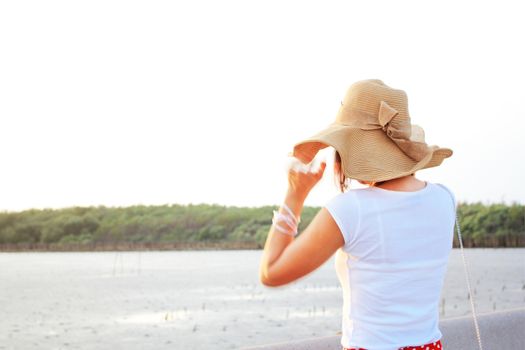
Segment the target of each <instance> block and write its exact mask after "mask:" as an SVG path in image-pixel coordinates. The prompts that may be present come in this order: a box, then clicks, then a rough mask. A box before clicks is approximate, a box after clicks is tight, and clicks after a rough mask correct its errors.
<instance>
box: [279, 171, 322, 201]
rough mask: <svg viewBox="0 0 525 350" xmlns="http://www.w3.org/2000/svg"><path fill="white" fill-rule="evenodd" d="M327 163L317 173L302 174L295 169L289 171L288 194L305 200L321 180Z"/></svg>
mask: <svg viewBox="0 0 525 350" xmlns="http://www.w3.org/2000/svg"><path fill="white" fill-rule="evenodd" d="M325 168H326V162H322V163H321V164H320V166H319V169H318V170H317V172H301V171H296V170H294V169H293V168H290V170H288V193H289V194H292V195H295V196H297V197H298V198H300V199H302V200H304V199H306V197H307V196H308V193H310V191H311V189H312V188H313V187H314V186H315V185H316V184H317V183H318V182H319V180H321V178H322V177H323V173H324V170H325Z"/></svg>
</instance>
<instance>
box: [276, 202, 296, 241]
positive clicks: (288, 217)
mask: <svg viewBox="0 0 525 350" xmlns="http://www.w3.org/2000/svg"><path fill="white" fill-rule="evenodd" d="M282 208H284V210H285V211H287V213H279V211H276V210H274V211H273V219H272V224H273V225H274V227H275V229H276V230H277V231H279V232H281V233H284V234H285V235H289V236H292V237H294V236H297V233H298V232H297V226H298V225H299V222H301V218H296V217H295V215H294V213H293V212H292V210H291V209H290V208H288V206H287V205H286V204H283V205H282ZM279 222H284V223H285V224H286V225H287V226H288V227H289V229H286V228H284V227H282V226H281V225H279Z"/></svg>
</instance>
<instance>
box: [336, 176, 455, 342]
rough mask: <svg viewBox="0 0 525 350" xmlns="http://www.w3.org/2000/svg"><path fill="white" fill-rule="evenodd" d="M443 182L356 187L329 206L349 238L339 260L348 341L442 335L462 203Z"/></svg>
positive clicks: (344, 335) (422, 338)
mask: <svg viewBox="0 0 525 350" xmlns="http://www.w3.org/2000/svg"><path fill="white" fill-rule="evenodd" d="M442 186H443V185H439V184H436V183H430V182H428V181H427V184H426V186H425V187H424V188H423V189H421V190H418V191H414V192H402V191H391V190H386V189H382V188H378V187H367V188H361V189H351V190H348V191H347V192H345V193H341V194H338V195H336V196H335V197H334V198H332V199H331V200H330V201H328V203H327V204H326V208H327V210H328V211H329V212H330V213H331V215H332V216H333V218H334V219H335V221H336V223H337V225H338V226H339V228H340V230H341V232H342V234H343V237H344V241H345V244H344V246H343V247H342V248H340V249H339V250H338V251H337V253H336V260H335V268H336V272H337V275H338V278H339V281H340V283H341V286H342V289H343V319H342V337H341V345H343V346H344V347H348V348H350V347H362V348H366V349H369V350H397V349H398V348H400V347H403V346H408V345H423V344H427V343H430V342H434V341H437V340H439V339H440V338H441V336H442V334H441V332H440V330H439V327H438V326H439V299H440V295H441V289H442V287H443V280H444V277H445V272H446V269H447V264H448V257H449V254H450V252H451V249H452V240H453V237H454V222H455V210H456V206H457V203H456V199H455V196H454V194H453V193H452V191H450V189H448V188H446V187H444V186H443V187H442Z"/></svg>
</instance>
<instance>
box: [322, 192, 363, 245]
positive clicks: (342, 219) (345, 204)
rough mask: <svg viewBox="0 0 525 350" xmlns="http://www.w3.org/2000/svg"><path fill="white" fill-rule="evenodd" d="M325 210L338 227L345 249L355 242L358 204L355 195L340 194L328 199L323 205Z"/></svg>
mask: <svg viewBox="0 0 525 350" xmlns="http://www.w3.org/2000/svg"><path fill="white" fill-rule="evenodd" d="M325 208H326V209H327V210H328V212H329V213H330V215H332V217H333V218H334V221H335V222H336V223H337V226H339V230H340V231H341V234H342V235H343V239H344V241H345V247H350V245H351V244H352V243H353V242H354V241H355V238H356V234H357V231H358V229H359V202H358V200H357V195H356V194H355V193H353V192H352V191H348V192H345V193H340V194H338V195H336V196H335V197H333V198H332V199H330V200H329V201H328V202H327V203H326V204H325Z"/></svg>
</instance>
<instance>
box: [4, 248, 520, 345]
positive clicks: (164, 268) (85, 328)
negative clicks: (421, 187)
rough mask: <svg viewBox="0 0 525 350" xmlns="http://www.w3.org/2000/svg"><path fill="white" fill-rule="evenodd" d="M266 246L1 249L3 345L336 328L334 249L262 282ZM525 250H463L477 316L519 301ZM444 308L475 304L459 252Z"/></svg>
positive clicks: (273, 334)
mask: <svg viewBox="0 0 525 350" xmlns="http://www.w3.org/2000/svg"><path fill="white" fill-rule="evenodd" d="M261 253H262V252H261V251H194V252H96V253H0V266H1V267H2V269H1V270H0V281H1V282H2V287H1V288H0V304H1V305H2V311H3V316H4V317H2V319H1V320H0V329H1V330H2V332H0V349H13V348H20V349H31V348H64V349H66V348H72V349H111V348H124V347H125V348H127V349H159V348H162V347H166V348H170V349H190V348H196V347H203V346H213V347H214V348H218V349H230V348H240V347H243V346H248V345H256V344H265V343H271V342H281V341H287V340H292V339H300V338H305V337H312V336H326V335H335V334H337V333H338V332H339V331H340V324H341V322H340V317H341V307H342V296H341V289H340V287H339V284H338V281H337V277H336V274H335V269H334V257H332V259H330V260H329V261H328V262H327V263H326V264H325V265H323V266H322V267H321V268H319V269H318V270H317V271H315V272H314V273H312V274H311V275H309V276H306V277H305V278H303V279H301V280H299V281H297V282H295V283H292V284H290V285H288V286H283V287H279V288H268V287H264V286H262V285H260V283H259V281H258V264H259V260H260V256H261ZM524 253H525V249H523V248H517V249H473V250H467V251H466V256H467V259H468V261H469V268H470V270H471V274H472V281H471V283H472V287H473V294H474V297H475V301H476V304H477V305H476V306H477V311H478V312H479V313H484V312H491V311H493V310H503V309H511V308H516V307H522V306H524V305H525V255H524ZM440 313H441V317H442V318H448V317H456V316H463V315H465V314H468V313H470V305H469V301H468V293H467V288H466V282H465V277H464V272H463V266H462V263H461V257H460V254H459V251H456V250H454V251H453V252H452V255H451V259H450V264H449V269H448V273H447V277H446V279H445V287H444V290H443V293H442V300H441V303H440ZM4 330H5V331H4Z"/></svg>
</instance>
